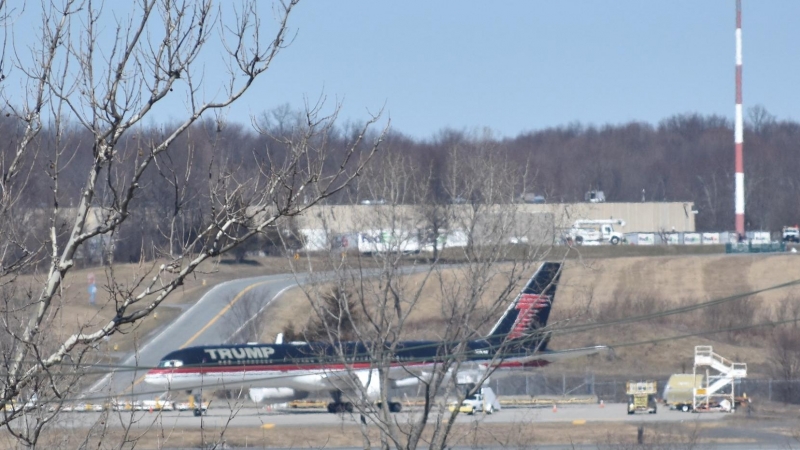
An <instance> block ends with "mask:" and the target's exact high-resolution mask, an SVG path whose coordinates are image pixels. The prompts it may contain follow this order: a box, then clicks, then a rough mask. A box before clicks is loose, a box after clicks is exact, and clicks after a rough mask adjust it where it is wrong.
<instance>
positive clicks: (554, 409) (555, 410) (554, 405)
mask: <svg viewBox="0 0 800 450" xmlns="http://www.w3.org/2000/svg"><path fill="white" fill-rule="evenodd" d="M553 412H554V413H555V412H558V405H556V404H555V403H553Z"/></svg>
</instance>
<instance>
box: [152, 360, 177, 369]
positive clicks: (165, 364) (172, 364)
mask: <svg viewBox="0 0 800 450" xmlns="http://www.w3.org/2000/svg"><path fill="white" fill-rule="evenodd" d="M182 365H183V361H179V360H177V359H168V360H164V361H161V362H160V363H158V367H161V368H164V367H180V366H182Z"/></svg>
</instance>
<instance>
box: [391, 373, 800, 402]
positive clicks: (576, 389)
mask: <svg viewBox="0 0 800 450" xmlns="http://www.w3.org/2000/svg"><path fill="white" fill-rule="evenodd" d="M647 380H652V381H657V382H658V389H659V395H660V393H661V392H663V389H664V386H666V384H667V381H668V380H669V377H661V378H659V377H655V378H653V377H647ZM627 381H642V379H638V378H631V379H620V378H610V377H600V376H595V374H593V373H587V374H585V375H578V376H576V375H567V374H560V375H559V374H544V373H529V374H524V375H523V374H513V375H507V376H501V377H497V376H494V377H491V378H490V379H489V381H488V382H487V383H484V386H488V387H491V388H492V390H494V392H495V394H497V395H500V396H528V397H537V396H564V397H570V396H583V395H596V396H597V399H598V400H603V401H605V402H609V403H610V402H625V401H627V395H626V394H625V383H626V382H627ZM735 389H736V395H737V396H740V395H743V394H747V396H748V397H750V398H752V399H754V400H756V401H758V400H769V401H776V402H783V403H792V404H800V380H774V379H763V378H759V379H744V380H740V381H739V382H737V383H736V387H735ZM403 392H406V393H407V395H414V394H415V393H416V392H411V390H403Z"/></svg>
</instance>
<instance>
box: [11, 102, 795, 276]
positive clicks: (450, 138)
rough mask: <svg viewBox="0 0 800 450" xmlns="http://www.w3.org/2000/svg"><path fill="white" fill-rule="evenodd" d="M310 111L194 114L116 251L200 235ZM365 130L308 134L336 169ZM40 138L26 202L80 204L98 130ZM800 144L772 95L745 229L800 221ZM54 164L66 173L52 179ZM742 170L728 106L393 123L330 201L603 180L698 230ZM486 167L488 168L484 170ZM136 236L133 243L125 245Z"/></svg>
mask: <svg viewBox="0 0 800 450" xmlns="http://www.w3.org/2000/svg"><path fill="white" fill-rule="evenodd" d="M305 120H307V117H306V116H305V115H304V114H302V113H301V112H299V111H295V110H292V109H291V108H289V107H288V106H285V107H281V108H277V109H275V110H272V111H269V112H266V113H264V114H263V115H261V117H259V118H257V119H256V120H254V125H250V124H248V125H243V124H235V123H225V122H224V121H219V120H216V121H215V120H206V121H204V122H201V123H199V124H195V125H194V126H192V127H191V128H190V129H189V130H188V132H187V133H186V134H185V135H183V136H181V137H180V138H178V139H177V140H176V141H175V142H174V143H173V144H171V145H172V146H173V147H180V148H184V149H186V150H187V151H185V152H166V153H164V154H163V155H159V157H158V158H156V160H155V161H156V164H155V165H154V166H153V167H152V168H151V170H149V172H147V173H146V174H145V175H144V177H143V178H142V181H141V182H140V183H147V184H148V185H149V187H151V189H146V190H143V191H142V193H141V194H139V195H138V196H137V197H135V199H134V202H136V203H138V204H139V206H143V207H144V208H142V209H140V210H139V211H147V214H141V213H139V214H138V215H132V216H131V217H130V218H129V220H128V221H126V222H125V223H124V224H123V225H122V227H121V229H120V231H119V232H118V233H117V236H116V237H115V239H117V241H116V248H115V253H118V254H117V256H118V257H121V258H122V259H124V260H136V259H138V258H139V257H140V256H142V252H143V251H145V250H143V249H147V248H157V247H160V246H163V244H164V243H165V242H167V241H169V239H170V236H169V234H170V233H175V232H176V230H179V231H180V233H182V234H183V235H185V236H190V235H196V233H193V232H192V231H191V230H193V229H194V227H195V226H199V224H202V223H203V221H202V217H204V216H207V215H209V214H211V213H212V210H213V208H214V205H215V201H214V195H215V192H216V191H217V190H218V188H219V187H220V185H221V184H224V183H225V180H231V179H236V180H245V179H249V178H251V177H255V176H257V173H256V171H258V170H261V169H260V168H263V167H269V166H279V165H281V164H283V162H284V161H287V160H289V158H288V156H289V155H288V153H289V152H291V151H292V149H295V148H297V147H296V138H297V137H298V136H296V134H297V131H296V130H297V129H298V128H300V127H301V125H302V124H303V122H304V121H305ZM161 129H162V128H161V127H160V126H159V125H146V126H140V127H139V128H138V129H137V130H136V132H135V133H130V134H128V135H126V136H125V138H124V139H123V140H122V141H121V142H120V144H119V145H118V146H117V152H119V157H120V161H127V162H131V163H133V164H120V165H116V166H111V167H109V168H108V169H107V170H105V171H104V172H103V174H102V178H101V179H100V180H98V186H99V192H100V193H101V197H102V195H104V194H103V192H105V195H108V196H112V195H113V192H112V190H113V189H114V186H115V185H116V184H117V182H118V181H119V180H124V179H125V178H126V177H130V175H131V174H130V171H131V170H132V168H133V167H135V162H136V161H137V160H138V159H141V158H142V157H143V155H146V154H147V153H148V152H149V151H150V148H149V146H148V143H149V142H153V141H156V140H157V139H158V137H159V136H160V133H162V131H161ZM360 130H361V124H350V125H346V126H338V125H337V126H331V128H330V129H329V130H327V132H326V133H324V134H321V135H320V136H318V137H317V138H315V139H317V140H316V141H315V140H312V141H309V142H305V143H304V144H303V145H304V146H305V147H307V148H309V149H311V151H312V152H313V151H314V148H315V147H317V146H318V147H319V148H323V147H324V148H325V149H326V151H328V152H329V154H330V155H331V157H330V158H329V159H328V160H326V161H329V162H330V164H331V167H330V168H328V169H329V171H330V172H331V173H333V172H334V171H335V170H336V168H337V166H336V164H338V163H334V162H335V161H339V160H340V158H338V157H336V156H337V155H339V156H341V155H344V153H345V151H346V149H347V148H348V147H349V146H351V145H352V144H353V143H355V142H358V139H359V132H360ZM23 131H24V130H23V124H22V123H19V122H15V121H14V120H13V119H11V118H8V116H7V115H6V116H5V117H0V134H1V135H2V136H3V137H4V138H5V139H3V142H2V143H0V145H1V146H2V148H1V149H0V151H2V158H3V161H4V165H7V164H8V162H9V161H11V160H12V159H13V157H14V153H13V152H14V149H15V148H16V146H17V144H18V140H19V139H21V137H22V136H23ZM374 133H375V134H376V136H374V137H377V133H378V132H377V131H375V132H374ZM36 140H37V142H36V143H35V144H36V146H38V147H39V148H41V149H42V150H41V151H39V152H35V153H30V154H28V155H25V158H29V159H30V161H26V164H25V165H24V166H25V167H27V168H28V173H27V174H26V178H25V183H27V186H26V189H25V190H24V191H22V194H21V195H23V196H24V197H25V198H23V199H22V201H21V202H19V203H18V206H17V208H19V211H18V214H20V217H22V216H26V217H34V218H35V217H41V215H38V214H36V213H32V212H31V211H49V210H50V209H51V207H52V206H53V205H56V204H57V205H60V207H61V208H69V207H70V206H72V205H75V204H77V203H78V199H79V196H80V193H81V189H82V188H83V187H84V186H82V184H81V183H82V182H83V180H84V178H83V177H82V174H84V173H85V170H86V168H87V167H88V166H89V165H91V164H92V163H93V160H94V152H95V151H96V149H95V148H94V147H95V146H96V144H95V140H94V139H93V138H92V137H91V135H89V134H88V133H86V132H85V131H84V130H82V128H81V127H80V126H78V125H77V124H75V125H74V126H71V127H68V128H66V129H63V128H62V132H61V133H59V134H55V133H53V132H51V131H49V130H48V129H47V127H45V128H44V129H43V130H42V132H40V133H39V134H38V136H37V137H36ZM369 141H370V139H366V140H364V141H363V142H369ZM363 146H364V151H366V150H368V145H366V144H363ZM54 147H57V148H58V149H59V153H58V154H59V161H57V162H55V161H52V160H50V159H47V158H45V157H40V156H39V155H52V154H55V152H54V151H52V149H53V148H54ZM799 147H800V123H797V122H792V121H777V120H775V118H774V117H772V116H771V115H770V114H769V113H768V112H767V111H766V110H765V109H764V108H761V107H755V108H751V109H750V111H749V120H748V121H747V127H746V130H745V152H744V155H745V177H746V178H745V180H746V181H745V186H746V205H747V216H746V222H747V227H748V229H763V230H778V229H780V227H781V226H783V225H787V224H794V223H797V222H800V213H799V212H798V206H800V178H799V177H798V176H797V174H795V170H797V167H798V164H796V162H795V161H796V158H798V157H800V148H799ZM56 164H57V166H58V167H59V177H58V184H59V185H58V189H57V190H54V186H53V176H52V173H53V167H54V165H56ZM197 174H204V175H203V176H196V175H197ZM206 174H207V175H206ZM733 175H734V163H733V124H732V123H731V121H729V120H727V119H725V118H722V117H719V116H701V115H696V114H689V115H677V116H673V117H670V118H668V119H665V120H663V121H662V122H661V123H659V124H658V125H651V124H647V123H640V122H631V123H626V124H621V125H606V126H600V127H598V126H587V125H581V124H578V123H574V124H568V125H565V126H562V127H557V128H547V129H543V130H538V131H530V132H525V133H522V134H519V135H518V136H516V137H513V138H498V137H496V136H494V135H493V134H492V132H491V131H488V130H479V131H463V130H452V129H446V130H442V131H440V132H439V133H437V134H436V135H435V136H433V137H431V138H428V139H414V138H411V137H408V136H406V135H404V134H403V133H402V130H391V131H390V132H389V133H388V134H387V135H386V136H385V140H384V142H383V144H382V145H381V149H380V151H379V153H378V155H377V157H376V158H375V159H374V160H373V161H372V163H371V165H370V166H369V167H368V169H367V171H366V172H364V173H363V174H362V176H360V177H358V178H356V180H355V181H354V182H353V183H351V184H350V185H349V186H347V187H346V188H345V189H344V190H342V191H339V192H337V193H335V195H333V196H331V197H328V198H326V199H325V201H326V202H329V203H337V204H348V203H358V202H361V201H364V200H375V199H380V201H385V202H387V203H397V204H409V203H433V204H446V203H452V202H454V201H456V202H460V203H461V202H478V203H507V202H514V201H519V199H520V196H521V195H522V194H537V195H542V196H544V197H545V199H546V201H547V202H576V201H582V200H583V196H584V194H585V192H586V191H588V190H591V189H600V190H603V191H604V192H605V195H606V199H607V201H610V202H638V201H642V200H643V199H645V200H646V201H656V202H659V201H673V202H674V201H677V202H694V204H695V207H696V208H697V209H698V210H699V213H698V215H697V217H696V225H697V228H698V230H730V229H731V228H732V227H733V207H734V203H733V186H734V181H733V180H734V176H733ZM477 179H483V180H484V182H482V183H477V184H476V183H475V182H474V181H475V180H477ZM486 180H488V181H486ZM287 182H289V183H291V180H287ZM256 188H257V187H256ZM54 192H56V194H54ZM239 195H243V196H246V195H247V193H246V192H242V193H240V194H239ZM45 214H46V212H45ZM33 222H41V221H37V220H33ZM176 224H177V225H176ZM31 226H32V227H35V226H47V223H46V222H44V223H41V224H38V225H37V224H32V225H31ZM142 239H144V241H145V244H144V245H142ZM126 242H130V243H131V245H130V246H127V247H126V244H125V243H126ZM147 253H149V252H147ZM145 256H146V257H150V256H154V255H153V254H148V255H145Z"/></svg>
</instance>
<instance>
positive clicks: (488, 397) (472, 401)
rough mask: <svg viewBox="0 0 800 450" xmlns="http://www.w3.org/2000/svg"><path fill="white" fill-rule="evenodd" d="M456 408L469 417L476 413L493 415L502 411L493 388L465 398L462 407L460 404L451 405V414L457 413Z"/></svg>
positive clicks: (483, 389)
mask: <svg viewBox="0 0 800 450" xmlns="http://www.w3.org/2000/svg"><path fill="white" fill-rule="evenodd" d="M456 408H459V412H462V413H466V414H469V415H472V414H475V413H476V412H483V413H486V414H491V413H493V412H495V411H499V410H500V401H499V400H497V396H496V395H494V391H492V388H488V387H484V388H480V389H479V390H478V392H476V393H475V394H473V395H470V396H468V397H467V398H465V399H464V401H462V402H461V405H459V404H458V402H453V403H451V404H450V412H453V411H455V410H456Z"/></svg>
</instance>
